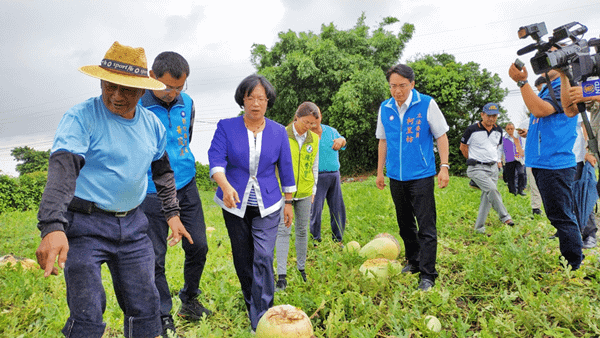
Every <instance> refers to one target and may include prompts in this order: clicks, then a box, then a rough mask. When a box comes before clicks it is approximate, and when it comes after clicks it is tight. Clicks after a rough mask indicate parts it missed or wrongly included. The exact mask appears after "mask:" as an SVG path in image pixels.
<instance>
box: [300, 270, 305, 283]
mask: <svg viewBox="0 0 600 338" xmlns="http://www.w3.org/2000/svg"><path fill="white" fill-rule="evenodd" d="M298 271H300V276H302V279H303V280H304V282H305V283H306V271H304V270H298Z"/></svg>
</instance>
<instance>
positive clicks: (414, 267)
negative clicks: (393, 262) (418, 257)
mask: <svg viewBox="0 0 600 338" xmlns="http://www.w3.org/2000/svg"><path fill="white" fill-rule="evenodd" d="M409 272H410V273H417V272H419V266H418V265H412V264H411V263H407V264H406V265H405V266H404V267H403V268H402V273H409Z"/></svg>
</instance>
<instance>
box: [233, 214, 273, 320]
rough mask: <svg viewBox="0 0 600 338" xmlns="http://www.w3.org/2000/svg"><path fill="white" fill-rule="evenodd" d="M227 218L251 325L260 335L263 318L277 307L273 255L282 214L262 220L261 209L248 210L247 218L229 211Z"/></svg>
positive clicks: (236, 269)
mask: <svg viewBox="0 0 600 338" xmlns="http://www.w3.org/2000/svg"><path fill="white" fill-rule="evenodd" d="M223 218H224V219H225V226H226V227H227V232H228V233H229V240H230V241H231V251H232V254H233V265H234V266H235V271H236V273H237V276H238V279H239V280H240V284H241V286H242V293H243V294H244V301H245V303H246V309H247V310H248V316H249V318H250V325H251V326H252V329H253V330H255V331H256V326H257V325H258V321H259V320H260V317H262V315H263V314H264V313H265V312H267V310H268V309H269V308H270V307H271V306H273V295H274V294H275V277H274V275H273V253H274V251H275V240H276V239H277V227H278V225H279V218H280V211H279V209H278V210H277V211H276V212H274V213H272V214H270V215H267V216H265V217H260V211H259V209H258V207H250V206H248V207H247V208H246V214H245V215H244V217H243V218H240V217H238V216H236V215H234V214H232V213H229V212H227V211H226V210H223Z"/></svg>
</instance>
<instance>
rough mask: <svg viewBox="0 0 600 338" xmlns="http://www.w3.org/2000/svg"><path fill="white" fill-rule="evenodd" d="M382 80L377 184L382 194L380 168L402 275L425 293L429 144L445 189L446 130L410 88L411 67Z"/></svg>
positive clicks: (433, 236) (432, 235) (429, 252)
mask: <svg viewBox="0 0 600 338" xmlns="http://www.w3.org/2000/svg"><path fill="white" fill-rule="evenodd" d="M386 79H387V81H388V83H389V86H390V92H391V94H392V97H391V98H390V99H388V100H385V101H383V102H382V103H381V106H380V108H379V116H378V118H377V130H376V132H375V136H376V137H377V138H378V139H379V150H378V161H377V179H376V184H377V188H379V189H380V190H383V189H384V187H385V180H384V174H383V168H384V166H385V168H386V170H387V172H386V174H387V176H388V177H389V179H390V192H391V194H392V199H393V201H394V205H395V207H396V217H397V219H398V227H399V228H400V237H402V240H403V241H404V250H405V255H406V260H407V261H408V263H407V264H406V266H405V267H404V268H403V269H402V272H404V273H408V272H411V273H416V272H419V273H420V282H419V287H418V288H419V290H422V291H428V290H429V289H431V287H433V286H434V285H435V279H436V278H437V276H438V273H437V271H436V269H435V262H436V256H437V229H436V210H435V196H434V176H435V175H436V164H435V155H434V151H433V141H434V139H435V140H436V141H437V147H438V153H439V155H440V162H441V165H440V172H439V174H438V187H439V188H445V187H446V186H448V182H449V180H450V179H449V174H448V170H449V169H450V166H449V164H448V154H449V145H448V136H447V135H446V132H447V131H448V129H449V128H448V124H447V123H446V119H445V118H444V115H443V114H442V112H441V111H440V109H439V107H438V105H437V103H435V101H434V100H433V98H431V97H430V96H427V95H424V94H421V93H419V92H418V91H417V90H416V89H414V87H415V73H414V71H413V70H412V68H410V67H409V66H407V65H404V64H398V65H396V66H394V67H392V68H390V69H389V70H388V71H387V73H386ZM417 224H418V227H417Z"/></svg>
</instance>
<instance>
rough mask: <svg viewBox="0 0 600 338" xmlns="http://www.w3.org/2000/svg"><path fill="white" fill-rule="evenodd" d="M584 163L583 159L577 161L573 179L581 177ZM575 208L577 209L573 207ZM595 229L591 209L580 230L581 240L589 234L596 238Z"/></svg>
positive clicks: (594, 218) (596, 229)
mask: <svg viewBox="0 0 600 338" xmlns="http://www.w3.org/2000/svg"><path fill="white" fill-rule="evenodd" d="M584 164H585V161H581V162H577V172H576V173H575V178H574V180H575V181H577V180H579V179H580V178H581V172H582V171H583V165H584ZM574 201H575V199H574ZM577 207H578V205H577V202H575V208H577ZM575 210H577V209H575ZM580 227H581V226H580ZM597 231H598V228H597V226H596V215H595V214H594V212H593V211H592V213H590V217H588V219H587V223H586V224H585V227H583V229H582V230H581V238H582V240H585V239H586V238H588V237H590V236H591V237H593V238H596V232H597Z"/></svg>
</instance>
